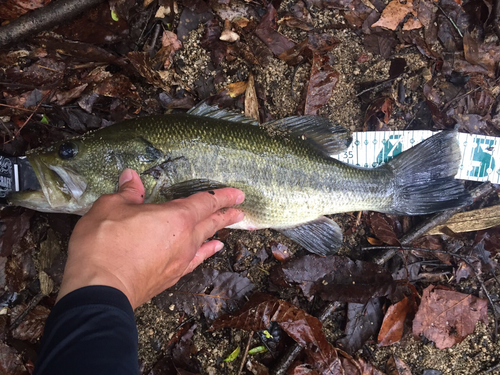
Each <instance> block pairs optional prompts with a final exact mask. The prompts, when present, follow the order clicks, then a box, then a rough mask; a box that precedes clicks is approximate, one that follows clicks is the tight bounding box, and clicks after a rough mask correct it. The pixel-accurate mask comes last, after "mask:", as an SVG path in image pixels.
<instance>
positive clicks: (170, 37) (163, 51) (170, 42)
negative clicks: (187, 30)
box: [155, 30, 182, 69]
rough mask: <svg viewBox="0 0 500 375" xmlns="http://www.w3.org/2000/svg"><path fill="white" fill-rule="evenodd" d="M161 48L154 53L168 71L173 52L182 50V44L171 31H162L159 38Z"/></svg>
mask: <svg viewBox="0 0 500 375" xmlns="http://www.w3.org/2000/svg"><path fill="white" fill-rule="evenodd" d="M161 45H162V47H161V48H160V50H159V51H158V52H157V53H156V55H157V56H162V58H161V59H162V60H164V63H163V67H164V68H165V69H169V68H170V67H171V66H172V62H173V58H174V55H175V52H176V51H178V50H180V49H181V48H182V43H181V41H180V40H179V39H177V35H176V34H175V33H173V32H171V31H168V30H165V31H163V37H162V38H161ZM155 60H158V58H155Z"/></svg>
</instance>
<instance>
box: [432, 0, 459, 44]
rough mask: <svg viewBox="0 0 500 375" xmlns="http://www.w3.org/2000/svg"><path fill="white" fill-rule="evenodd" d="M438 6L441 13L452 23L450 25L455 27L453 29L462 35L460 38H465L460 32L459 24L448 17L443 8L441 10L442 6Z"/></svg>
mask: <svg viewBox="0 0 500 375" xmlns="http://www.w3.org/2000/svg"><path fill="white" fill-rule="evenodd" d="M436 6H437V7H438V8H439V10H440V11H441V13H443V14H444V16H445V17H446V18H447V19H448V21H450V23H451V24H452V25H453V27H454V28H455V30H457V33H458V35H460V38H463V37H464V34H462V31H460V29H459V28H458V26H457V24H456V23H455V22H454V21H453V20H452V19H451V17H450V16H448V15H447V14H446V13H445V11H444V10H443V8H441V6H440V5H439V4H437V3H436Z"/></svg>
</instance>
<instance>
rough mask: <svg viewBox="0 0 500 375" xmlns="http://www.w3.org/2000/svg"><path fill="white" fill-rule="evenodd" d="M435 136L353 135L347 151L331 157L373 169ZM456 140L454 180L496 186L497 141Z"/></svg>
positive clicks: (499, 179)
mask: <svg viewBox="0 0 500 375" xmlns="http://www.w3.org/2000/svg"><path fill="white" fill-rule="evenodd" d="M436 133H438V132H432V131H430V130H401V131H378V132H356V133H353V135H352V136H353V141H352V143H351V145H350V146H349V148H348V149H347V150H346V151H344V152H342V153H340V154H338V155H332V156H333V157H335V158H336V159H338V160H340V161H342V162H344V163H347V164H353V165H356V166H358V167H364V168H375V167H378V166H380V165H382V164H384V163H387V162H388V161H389V160H391V159H392V158H393V157H395V156H396V155H398V154H400V153H401V152H403V151H405V150H408V149H409V148H410V147H413V146H415V145H417V144H418V143H420V142H422V141H423V140H424V139H426V138H429V137H430V136H432V135H433V134H436ZM457 139H458V143H459V145H460V151H461V153H462V160H461V161H460V166H459V169H458V173H457V174H456V176H455V178H457V179H462V180H471V181H491V182H492V183H494V184H499V183H500V147H499V146H500V138H498V137H490V136H486V135H475V134H467V133H458V136H457Z"/></svg>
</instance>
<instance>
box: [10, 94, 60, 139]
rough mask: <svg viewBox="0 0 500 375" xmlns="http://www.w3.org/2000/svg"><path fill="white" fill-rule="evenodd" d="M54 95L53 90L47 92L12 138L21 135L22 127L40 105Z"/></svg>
mask: <svg viewBox="0 0 500 375" xmlns="http://www.w3.org/2000/svg"><path fill="white" fill-rule="evenodd" d="M53 93H54V89H52V90H50V91H49V92H47V93H46V94H45V95H44V96H43V97H42V100H40V102H39V103H38V104H37V105H36V107H35V109H34V110H33V112H31V115H29V117H28V118H27V119H26V121H25V122H24V123H23V124H22V125H21V126H20V127H19V129H17V130H16V131H15V132H14V136H16V137H17V136H18V135H19V134H20V133H21V130H23V128H24V126H25V125H26V124H27V123H28V122H29V121H30V120H31V118H32V117H33V115H34V114H35V113H36V112H37V111H38V108H40V106H41V105H42V103H43V102H44V101H45V100H47V98H48V97H49V96H51V95H52V94H53Z"/></svg>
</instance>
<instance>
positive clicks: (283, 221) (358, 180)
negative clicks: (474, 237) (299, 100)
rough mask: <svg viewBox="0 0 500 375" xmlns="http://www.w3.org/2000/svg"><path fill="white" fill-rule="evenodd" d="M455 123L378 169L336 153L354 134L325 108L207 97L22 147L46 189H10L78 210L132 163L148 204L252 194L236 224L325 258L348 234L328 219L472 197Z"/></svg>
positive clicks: (22, 197) (39, 204) (433, 206)
mask: <svg viewBox="0 0 500 375" xmlns="http://www.w3.org/2000/svg"><path fill="white" fill-rule="evenodd" d="M456 134H457V133H456V131H442V132H440V133H438V134H436V135H434V136H432V137H430V138H428V139H426V140H424V141H422V142H421V143H419V144H418V145H416V146H414V147H413V148H411V149H409V150H407V151H405V152H403V153H401V154H399V155H397V156H396V157H394V158H393V159H392V160H391V161H389V162H388V163H386V164H384V165H381V166H379V167H377V168H374V169H366V168H360V167H355V166H352V165H347V164H344V163H342V162H340V161H338V160H336V159H334V158H333V157H332V155H335V154H338V153H339V152H341V151H342V150H345V149H346V148H347V147H348V146H349V144H350V142H351V141H352V137H351V136H350V135H349V132H348V131H347V130H346V129H345V128H344V127H342V126H340V125H334V124H332V123H331V122H330V121H329V120H328V119H326V118H323V117H320V116H293V117H288V118H284V119H279V120H274V121H270V122H268V123H265V124H262V125H259V124H258V123H257V122H256V121H255V120H252V119H249V118H247V117H245V116H243V115H241V114H237V113H233V112H230V111H226V110H221V109H219V108H218V107H212V106H209V105H206V104H204V103H202V104H200V105H198V106H196V107H194V108H192V109H191V110H189V111H188V112H187V113H184V114H169V115H160V116H148V117H140V118H136V119H129V120H125V121H122V122H119V123H116V124H114V125H111V126H108V127H106V128H102V129H99V130H96V131H92V132H89V133H86V134H84V135H83V136H80V137H75V138H71V139H68V140H63V141H60V142H57V143H54V144H52V145H50V146H48V147H45V148H37V149H34V150H31V151H29V152H28V153H27V155H26V156H27V158H28V160H29V162H30V163H31V165H32V167H33V169H34V171H35V173H36V176H37V178H38V181H39V183H40V186H41V190H38V191H28V192H20V193H15V194H13V195H11V196H10V198H9V200H10V203H11V204H14V205H18V206H24V207H27V208H31V209H34V210H38V211H43V212H62V213H73V214H78V215H83V214H85V212H87V211H88V210H89V209H90V208H91V207H92V204H93V203H94V202H95V201H96V200H97V199H98V198H99V197H100V196H101V195H103V194H110V193H113V192H116V191H117V188H118V186H117V182H118V178H119V176H120V174H121V172H122V171H123V170H124V169H125V168H132V169H135V170H136V171H137V172H138V173H139V175H140V176H141V180H142V182H143V184H144V187H145V202H146V203H161V202H167V201H170V200H173V199H177V198H183V197H187V196H189V195H191V194H194V193H196V192H200V191H210V190H213V189H217V188H222V187H228V186H230V187H234V188H238V189H241V190H242V191H244V192H245V196H246V198H245V201H244V202H243V203H242V204H241V205H240V206H238V207H239V208H240V209H241V210H242V211H243V212H244V213H245V216H244V219H243V220H242V221H241V222H239V223H236V224H234V225H232V226H230V228H234V229H245V230H257V229H263V228H272V229H275V230H277V231H279V232H281V233H283V234H284V235H285V236H287V237H289V238H290V239H292V240H293V241H295V242H297V243H298V244H299V245H301V246H303V247H304V248H305V249H307V250H309V251H310V252H313V253H315V254H319V255H321V256H326V255H331V254H335V253H336V252H337V251H338V249H339V248H340V247H341V245H342V242H343V237H342V230H341V228H340V227H339V225H338V224H337V223H336V222H335V221H333V220H332V219H331V218H328V217H327V216H326V215H331V214H337V213H342V212H352V211H365V210H369V211H378V212H383V213H389V214H400V215H425V214H430V213H434V212H438V211H443V210H447V209H452V208H457V207H462V206H465V205H469V204H471V203H472V198H471V196H470V194H469V193H468V192H467V190H466V189H465V188H464V186H463V183H462V182H460V181H459V180H455V179H454V176H455V174H456V173H457V170H458V166H459V162H460V149H459V145H458V142H457V138H456Z"/></svg>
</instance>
